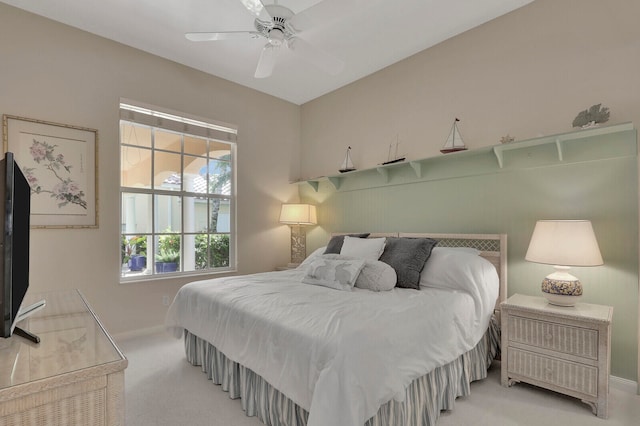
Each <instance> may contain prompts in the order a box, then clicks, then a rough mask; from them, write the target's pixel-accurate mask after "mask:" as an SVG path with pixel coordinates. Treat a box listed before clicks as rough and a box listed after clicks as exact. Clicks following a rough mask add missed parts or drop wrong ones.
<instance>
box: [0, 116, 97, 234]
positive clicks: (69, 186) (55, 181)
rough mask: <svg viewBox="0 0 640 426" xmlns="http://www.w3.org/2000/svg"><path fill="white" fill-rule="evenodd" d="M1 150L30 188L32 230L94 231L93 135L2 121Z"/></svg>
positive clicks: (76, 129)
mask: <svg viewBox="0 0 640 426" xmlns="http://www.w3.org/2000/svg"><path fill="white" fill-rule="evenodd" d="M2 118H3V119H2V125H3V133H2V134H3V141H4V151H5V152H12V153H13V155H14V157H15V159H16V162H17V163H18V166H19V167H20V170H22V172H23V173H24V175H25V177H26V178H27V180H28V181H29V185H31V227H32V228H97V227H98V191H97V189H98V180H97V176H96V165H97V161H98V131H97V130H94V129H88V128H84V127H77V126H70V125H66V124H58V123H50V122H47V121H41V120H33V119H30V118H23V117H14V116H11V115H4V116H3V117H2Z"/></svg>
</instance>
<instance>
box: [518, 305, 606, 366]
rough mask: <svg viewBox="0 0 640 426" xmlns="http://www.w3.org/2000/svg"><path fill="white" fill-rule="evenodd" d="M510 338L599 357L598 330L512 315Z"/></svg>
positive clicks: (556, 349)
mask: <svg viewBox="0 0 640 426" xmlns="http://www.w3.org/2000/svg"><path fill="white" fill-rule="evenodd" d="M509 340H510V341H512V342H518V343H523V344H526V345H530V346H535V347H537V348H543V349H549V350H553V351H556V352H562V353H566V354H571V355H575V356H579V357H582V358H588V359H592V360H597V359H598V331H597V330H592V329H587V328H581V327H572V326H567V325H562V324H557V323H554V322H548V321H541V320H534V319H531V318H525V317H519V316H514V315H512V316H510V317H509Z"/></svg>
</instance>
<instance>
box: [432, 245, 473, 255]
mask: <svg viewBox="0 0 640 426" xmlns="http://www.w3.org/2000/svg"><path fill="white" fill-rule="evenodd" d="M433 250H435V251H453V252H458V253H460V252H464V253H472V254H478V255H479V254H480V253H482V252H481V251H480V250H478V249H474V248H473V247H437V246H436V247H434V248H433ZM433 250H432V251H431V253H433Z"/></svg>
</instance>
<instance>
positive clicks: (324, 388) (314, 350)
mask: <svg viewBox="0 0 640 426" xmlns="http://www.w3.org/2000/svg"><path fill="white" fill-rule="evenodd" d="M302 277H303V272H302V271H300V270H292V271H282V272H269V273H263V274H255V275H248V276H239V277H230V278H218V279H213V280H207V281H199V282H194V283H191V284H187V285H185V286H184V287H182V288H181V289H180V291H179V292H178V294H177V296H176V298H175V300H174V302H173V304H172V305H171V306H170V308H169V312H168V314H167V319H166V325H167V328H168V329H169V330H170V331H171V332H172V333H173V334H174V335H175V337H177V338H179V337H182V335H183V330H184V329H187V330H189V331H190V332H191V333H193V334H195V335H197V336H199V337H201V338H203V339H205V340H207V341H208V342H210V343H211V344H213V345H214V346H216V347H217V348H218V349H219V350H220V351H222V352H223V353H224V354H225V355H226V356H227V357H228V358H230V359H232V360H233V361H235V362H238V363H240V364H242V365H244V366H246V367H248V368H250V369H251V370H253V371H254V372H255V373H257V374H259V375H260V376H262V377H263V378H264V379H265V380H267V381H268V382H269V383H270V384H271V385H272V386H274V387H276V388H277V389H279V390H280V391H281V392H283V393H284V394H285V395H286V396H287V397H289V398H290V399H292V400H293V401H294V402H295V403H297V404H298V405H300V406H301V407H303V408H304V409H306V410H307V411H309V419H308V426H326V425H335V426H354V425H362V424H364V422H365V421H366V420H367V419H369V418H370V417H372V416H373V415H375V414H376V412H377V410H378V408H379V407H380V405H382V404H384V403H386V402H387V401H389V400H390V399H392V398H395V399H396V400H399V401H401V400H402V399H403V398H404V394H405V388H406V386H407V385H408V384H409V383H410V382H411V381H412V380H414V379H415V378H417V377H420V376H422V375H424V374H426V373H428V372H429V371H431V370H432V369H434V368H435V367H438V366H441V365H444V364H446V363H448V362H451V361H453V360H454V359H456V358H457V357H458V356H460V355H461V354H463V353H465V352H467V351H468V350H470V349H471V348H473V347H474V346H475V345H476V344H477V343H478V342H479V340H480V338H481V337H482V335H483V334H484V332H485V331H486V329H487V326H488V323H489V320H490V317H491V313H492V312H493V307H494V302H495V299H496V297H497V281H496V282H495V283H490V285H487V284H486V283H478V291H474V292H469V293H467V292H461V291H453V290H445V289H435V288H423V289H421V290H409V289H394V290H392V291H388V292H379V293H376V292H371V291H368V290H360V289H354V291H352V292H346V291H338V290H334V289H330V288H325V287H319V286H312V285H306V284H302V283H301V279H302ZM471 278H472V279H477V278H473V277H471ZM496 279H497V276H496ZM472 293H473V294H472Z"/></svg>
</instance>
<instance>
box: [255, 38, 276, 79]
mask: <svg viewBox="0 0 640 426" xmlns="http://www.w3.org/2000/svg"><path fill="white" fill-rule="evenodd" d="M278 50H279V48H278V47H276V46H273V45H272V44H271V43H267V44H266V45H265V46H264V48H263V49H262V53H261V54H260V59H259V60H258V66H257V67H256V72H255V74H254V77H255V78H266V77H269V76H270V75H271V73H272V72H273V67H274V66H275V65H276V57H277V55H278Z"/></svg>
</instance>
